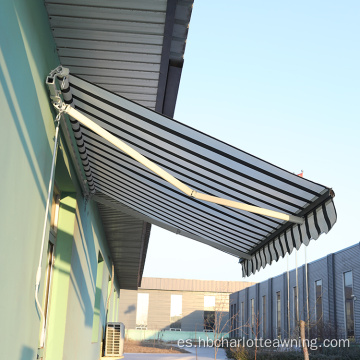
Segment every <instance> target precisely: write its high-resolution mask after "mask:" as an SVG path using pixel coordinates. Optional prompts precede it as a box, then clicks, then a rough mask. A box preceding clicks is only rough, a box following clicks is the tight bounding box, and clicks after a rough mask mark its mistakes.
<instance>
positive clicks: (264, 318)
mask: <svg viewBox="0 0 360 360" xmlns="http://www.w3.org/2000/svg"><path fill="white" fill-rule="evenodd" d="M262 315H263V316H262V323H263V334H262V335H263V338H265V337H266V296H265V295H264V296H263V313H262Z"/></svg>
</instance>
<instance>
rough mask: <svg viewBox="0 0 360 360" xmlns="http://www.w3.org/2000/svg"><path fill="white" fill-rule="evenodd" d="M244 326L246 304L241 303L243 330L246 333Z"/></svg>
mask: <svg viewBox="0 0 360 360" xmlns="http://www.w3.org/2000/svg"><path fill="white" fill-rule="evenodd" d="M244 326H245V304H244V302H242V303H241V331H242V333H243V334H244Z"/></svg>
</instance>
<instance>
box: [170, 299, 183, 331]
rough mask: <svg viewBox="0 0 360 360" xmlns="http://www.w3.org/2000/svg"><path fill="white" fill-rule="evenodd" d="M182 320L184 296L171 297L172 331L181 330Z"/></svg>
mask: <svg viewBox="0 0 360 360" xmlns="http://www.w3.org/2000/svg"><path fill="white" fill-rule="evenodd" d="M181 318H182V295H171V306H170V329H173V330H180V329H181Z"/></svg>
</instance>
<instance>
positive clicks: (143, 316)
mask: <svg viewBox="0 0 360 360" xmlns="http://www.w3.org/2000/svg"><path fill="white" fill-rule="evenodd" d="M148 313H149V294H147V293H138V294H137V305H136V329H147V321H148Z"/></svg>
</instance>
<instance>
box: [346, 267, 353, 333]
mask: <svg viewBox="0 0 360 360" xmlns="http://www.w3.org/2000/svg"><path fill="white" fill-rule="evenodd" d="M344 295H345V326H346V336H347V338H348V339H349V338H353V337H354V295H353V275H352V271H348V272H346V273H344Z"/></svg>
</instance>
